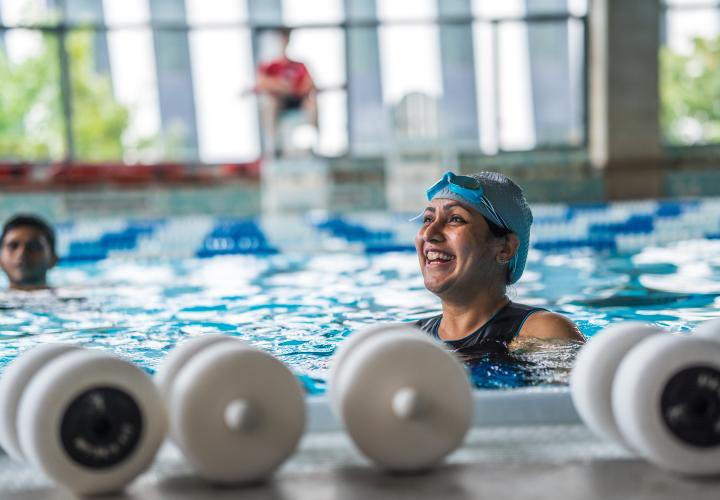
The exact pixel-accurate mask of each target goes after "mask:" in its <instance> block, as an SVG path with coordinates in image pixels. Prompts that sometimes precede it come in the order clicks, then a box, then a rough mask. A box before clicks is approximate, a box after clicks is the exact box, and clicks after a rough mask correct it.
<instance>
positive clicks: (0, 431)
mask: <svg viewBox="0 0 720 500" xmlns="http://www.w3.org/2000/svg"><path fill="white" fill-rule="evenodd" d="M76 350H79V348H78V347H75V346H73V345H69V344H41V345H38V346H36V347H33V348H32V349H30V350H28V351H26V352H24V353H22V354H21V355H20V356H18V357H17V358H15V359H14V360H13V361H12V362H11V363H10V364H9V365H8V366H7V368H6V369H5V373H3V376H2V377H0V447H2V448H3V449H4V450H5V452H6V453H7V454H8V455H9V456H10V457H11V458H12V459H13V460H17V461H23V460H24V457H23V454H22V450H21V449H20V443H19V442H18V434H17V412H18V408H19V406H20V399H21V397H22V394H23V392H24V391H25V388H26V387H27V385H28V383H29V382H30V380H31V379H32V378H33V377H34V376H35V374H36V373H37V372H38V370H40V369H41V368H42V367H43V366H45V365H46V364H47V363H49V362H50V361H51V360H52V359H54V358H56V357H58V356H61V355H63V354H65V353H67V352H70V351H76Z"/></svg>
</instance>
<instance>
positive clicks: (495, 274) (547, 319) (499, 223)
mask: <svg viewBox="0 0 720 500" xmlns="http://www.w3.org/2000/svg"><path fill="white" fill-rule="evenodd" d="M427 198H428V201H429V204H428V206H427V207H426V208H425V211H424V213H423V215H422V218H423V224H422V227H421V228H420V230H419V231H418V234H417V236H416V237H415V247H416V249H417V253H418V259H419V261H420V270H421V271H422V275H423V278H424V281H425V287H426V288H427V289H428V290H430V291H431V292H432V293H434V294H435V295H437V296H438V297H439V298H440V300H441V301H442V310H443V312H442V314H440V315H438V316H434V317H432V318H427V319H422V320H420V321H418V322H417V325H418V326H419V327H420V328H422V329H423V330H425V331H426V332H428V333H430V334H432V335H434V336H435V337H436V338H437V339H439V340H443V341H445V343H446V344H447V345H448V346H449V347H451V348H453V349H456V350H458V351H460V352H463V353H473V352H477V351H482V350H497V348H504V347H505V346H507V345H508V344H509V343H510V342H511V341H513V340H514V339H518V338H520V339H521V338H538V339H566V340H575V341H580V342H582V341H583V336H582V334H581V333H580V332H579V330H578V329H577V327H576V326H575V324H574V323H573V322H572V321H570V320H569V319H567V318H565V317H564V316H562V315H560V314H556V313H553V312H550V311H547V310H545V309H542V308H536V307H532V306H526V305H523V304H517V303H514V302H512V301H511V300H510V299H509V298H508V296H507V294H506V290H507V285H508V284H512V283H515V282H516V281H517V280H518V279H520V276H521V275H522V273H523V270H524V269H525V261H526V259H527V253H528V245H529V238H530V225H531V224H532V213H531V211H530V207H529V206H528V204H527V202H526V201H525V196H524V195H523V192H522V189H520V187H518V186H517V185H516V184H515V183H514V182H513V181H511V180H510V179H508V178H507V177H505V176H504V175H502V174H499V173H495V172H480V173H478V174H473V175H471V176H464V175H455V174H454V173H452V172H446V173H445V174H444V175H443V177H442V178H441V179H440V180H439V181H438V182H437V183H435V184H434V185H433V186H432V187H430V189H428V191H427Z"/></svg>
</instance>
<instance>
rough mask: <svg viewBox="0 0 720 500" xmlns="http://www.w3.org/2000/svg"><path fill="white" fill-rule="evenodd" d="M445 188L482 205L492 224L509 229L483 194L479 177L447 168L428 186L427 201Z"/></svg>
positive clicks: (475, 203) (474, 203)
mask: <svg viewBox="0 0 720 500" xmlns="http://www.w3.org/2000/svg"><path fill="white" fill-rule="evenodd" d="M445 188H448V189H449V190H450V191H452V192H453V193H455V194H456V195H458V196H460V197H462V198H464V199H466V200H467V201H468V202H470V203H471V204H473V205H482V207H483V208H485V210H487V212H488V213H487V214H486V215H489V216H490V219H492V222H493V223H494V224H497V225H498V226H500V227H502V228H505V229H507V230H508V231H511V229H510V228H509V227H508V225H507V224H505V221H504V220H503V219H502V217H500V215H499V214H498V213H497V212H496V211H495V207H493V206H492V203H490V200H488V199H487V197H486V196H485V190H484V189H483V186H482V182H480V180H479V179H476V178H475V177H470V176H468V175H455V174H454V173H452V172H450V171H449V170H448V171H447V172H445V173H444V174H443V176H442V178H441V179H440V180H439V181H437V182H436V183H435V184H433V185H432V186H430V188H428V190H427V199H428V201H430V200H432V199H433V197H435V195H436V194H438V193H439V192H440V191H442V190H443V189H445Z"/></svg>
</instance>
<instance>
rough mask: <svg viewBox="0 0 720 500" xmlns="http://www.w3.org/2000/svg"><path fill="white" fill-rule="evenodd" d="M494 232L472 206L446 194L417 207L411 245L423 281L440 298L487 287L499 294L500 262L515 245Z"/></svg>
mask: <svg viewBox="0 0 720 500" xmlns="http://www.w3.org/2000/svg"><path fill="white" fill-rule="evenodd" d="M507 241H508V238H505V237H501V238H496V237H495V236H493V234H492V233H491V232H490V228H489V227H488V224H487V222H486V221H485V218H484V217H483V216H482V215H480V214H479V213H478V212H476V211H474V210H471V209H469V208H466V207H464V206H463V205H461V204H460V203H458V202H457V201H454V200H449V199H435V200H433V201H432V202H430V204H429V205H428V207H427V208H426V209H425V212H424V213H423V225H422V227H421V228H420V230H419V231H418V233H417V235H416V237H415V248H416V250H417V254H418V260H419V262H420V271H421V272H422V275H423V279H424V281H425V287H426V288H427V289H428V290H429V291H431V292H432V293H434V294H435V295H437V296H438V297H440V298H441V299H442V300H450V301H453V302H464V301H466V300H467V298H468V297H472V296H474V295H476V294H478V293H482V292H483V291H487V290H488V289H490V290H493V291H496V293H497V294H499V295H501V296H503V295H504V289H505V278H504V272H505V270H504V267H502V266H500V265H498V259H507V260H509V258H510V257H511V256H512V254H514V252H515V249H514V248H510V247H511V246H513V245H508V243H507Z"/></svg>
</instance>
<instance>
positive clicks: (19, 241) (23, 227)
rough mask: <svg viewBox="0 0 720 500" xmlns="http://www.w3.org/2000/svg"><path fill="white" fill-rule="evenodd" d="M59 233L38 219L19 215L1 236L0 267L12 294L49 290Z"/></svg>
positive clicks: (6, 224)
mask: <svg viewBox="0 0 720 500" xmlns="http://www.w3.org/2000/svg"><path fill="white" fill-rule="evenodd" d="M57 262H58V258H57V255H56V253H55V231H54V230H53V228H52V227H51V226H50V224H48V223H47V222H46V221H44V220H43V219H41V218H40V217H37V216H35V215H29V214H19V215H15V216H14V217H12V218H11V219H10V220H8V221H7V222H6V223H5V225H4V226H3V229H2V236H0V267H1V268H2V270H3V271H4V272H5V274H6V275H7V277H8V280H9V282H10V286H9V288H10V290H24V291H31V290H46V289H48V288H49V287H48V284H47V272H48V271H49V270H50V269H52V268H53V267H54V266H55V264H57Z"/></svg>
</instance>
